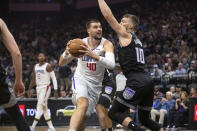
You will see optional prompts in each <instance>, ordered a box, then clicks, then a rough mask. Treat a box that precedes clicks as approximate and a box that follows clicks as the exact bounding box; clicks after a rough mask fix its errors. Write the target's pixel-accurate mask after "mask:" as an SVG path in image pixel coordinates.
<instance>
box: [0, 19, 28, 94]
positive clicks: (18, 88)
mask: <svg viewBox="0 0 197 131" xmlns="http://www.w3.org/2000/svg"><path fill="white" fill-rule="evenodd" d="M0 37H1V40H2V42H3V43H4V45H5V47H6V48H7V49H8V51H9V52H10V54H11V57H12V61H13V66H14V71H15V76H16V78H15V83H14V91H15V93H16V94H17V95H18V96H21V95H23V94H24V93H25V88H24V84H23V82H22V56H21V53H20V50H19V48H18V46H17V44H16V41H15V39H14V37H13V36H12V34H11V33H10V31H9V30H8V28H7V25H6V24H5V22H4V21H3V20H2V19H0Z"/></svg>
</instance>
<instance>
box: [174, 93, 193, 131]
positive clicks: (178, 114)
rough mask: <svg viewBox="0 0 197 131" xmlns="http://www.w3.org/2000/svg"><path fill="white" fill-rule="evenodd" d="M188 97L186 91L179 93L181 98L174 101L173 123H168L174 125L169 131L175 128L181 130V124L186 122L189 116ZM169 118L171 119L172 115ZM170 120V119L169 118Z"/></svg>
mask: <svg viewBox="0 0 197 131" xmlns="http://www.w3.org/2000/svg"><path fill="white" fill-rule="evenodd" d="M188 108H189V97H188V94H187V92H186V91H182V92H181V97H180V99H179V98H178V99H176V103H175V114H174V122H172V121H171V122H170V123H174V125H173V128H172V130H171V131H174V130H176V128H178V130H180V129H181V127H183V124H184V123H186V122H188V116H189V109H188ZM170 117H173V115H171V116H170ZM171 120H172V118H171Z"/></svg>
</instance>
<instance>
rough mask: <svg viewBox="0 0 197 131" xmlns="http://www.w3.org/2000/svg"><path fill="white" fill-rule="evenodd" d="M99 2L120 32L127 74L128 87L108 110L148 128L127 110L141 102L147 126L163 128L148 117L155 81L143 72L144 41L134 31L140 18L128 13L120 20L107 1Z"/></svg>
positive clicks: (159, 130)
mask: <svg viewBox="0 0 197 131" xmlns="http://www.w3.org/2000/svg"><path fill="white" fill-rule="evenodd" d="M98 3H99V7H100V10H101V12H102V14H103V16H104V17H105V19H106V20H107V22H108V23H109V25H110V26H111V27H112V29H113V30H114V31H115V32H116V33H117V35H118V38H119V45H120V47H119V49H118V55H119V62H120V67H121V69H122V71H123V73H124V75H125V77H126V78H127V81H126V87H125V89H124V90H123V91H122V92H121V93H119V94H117V97H116V99H115V100H114V102H113V104H112V107H111V109H110V111H109V117H110V118H111V119H112V120H114V121H116V122H118V123H120V124H122V125H123V126H126V127H128V128H129V129H132V130H134V131H144V130H145V129H142V128H140V127H138V126H137V125H136V124H135V122H134V121H133V120H132V119H131V118H130V117H129V114H127V113H125V111H126V110H128V109H129V108H131V107H133V106H138V115H139V120H140V122H141V123H142V124H143V125H144V126H146V127H148V128H150V129H151V130H152V131H164V129H163V128H162V127H161V126H160V125H159V124H158V123H156V122H154V121H153V120H151V119H150V117H149V115H150V110H151V108H152V104H153V87H154V84H153V82H152V80H151V79H150V77H149V76H147V75H146V73H145V72H144V65H145V59H144V52H143V48H142V43H141V42H140V40H139V39H138V38H137V36H136V35H135V31H136V30H137V27H138V24H139V19H138V18H137V17H136V16H135V15H130V14H126V15H124V16H123V18H122V19H121V22H120V23H118V21H117V20H116V19H115V17H114V16H113V14H112V12H111V10H110V8H109V7H108V5H107V4H106V2H105V1H104V0H98Z"/></svg>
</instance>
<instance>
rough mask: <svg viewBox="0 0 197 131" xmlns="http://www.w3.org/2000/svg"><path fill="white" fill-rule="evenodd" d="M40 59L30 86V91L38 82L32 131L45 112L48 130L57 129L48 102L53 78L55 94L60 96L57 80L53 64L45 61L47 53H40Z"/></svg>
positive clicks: (56, 96)
mask: <svg viewBox="0 0 197 131" xmlns="http://www.w3.org/2000/svg"><path fill="white" fill-rule="evenodd" d="M38 61H39V63H38V64H36V65H35V66H34V70H33V78H32V80H31V83H30V86H29V91H30V90H31V88H32V87H33V86H34V85H35V84H36V91H37V98H38V103H37V111H36V116H35V119H34V122H33V124H32V127H31V130H32V131H34V130H35V127H36V125H37V123H38V121H39V119H40V117H41V116H42V113H43V114H44V118H45V120H46V122H47V124H48V126H49V129H48V131H55V128H54V127H53V124H52V122H51V117H50V114H49V112H48V106H47V104H48V98H49V97H50V93H51V87H50V86H49V85H50V81H51V79H52V81H53V87H54V90H55V93H54V96H55V98H56V99H57V98H58V94H57V80H56V77H55V73H54V71H53V69H52V67H51V65H50V64H49V63H47V62H45V55H44V54H43V53H40V54H39V55H38ZM29 91H28V94H29Z"/></svg>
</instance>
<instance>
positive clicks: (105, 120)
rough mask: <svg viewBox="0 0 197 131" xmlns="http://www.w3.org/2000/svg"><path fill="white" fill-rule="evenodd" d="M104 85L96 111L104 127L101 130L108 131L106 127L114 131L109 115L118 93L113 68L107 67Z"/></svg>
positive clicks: (109, 130)
mask: <svg viewBox="0 0 197 131" xmlns="http://www.w3.org/2000/svg"><path fill="white" fill-rule="evenodd" d="M102 85H103V87H102V92H101V94H100V97H99V100H98V103H97V106H96V112H97V114H98V119H99V123H100V126H101V128H102V130H101V131H106V128H108V131H112V121H111V119H110V118H109V117H108V108H109V107H110V104H111V102H112V100H113V98H114V95H115V93H116V83H115V75H114V73H113V71H112V70H108V69H105V74H104V78H103V82H102Z"/></svg>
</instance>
